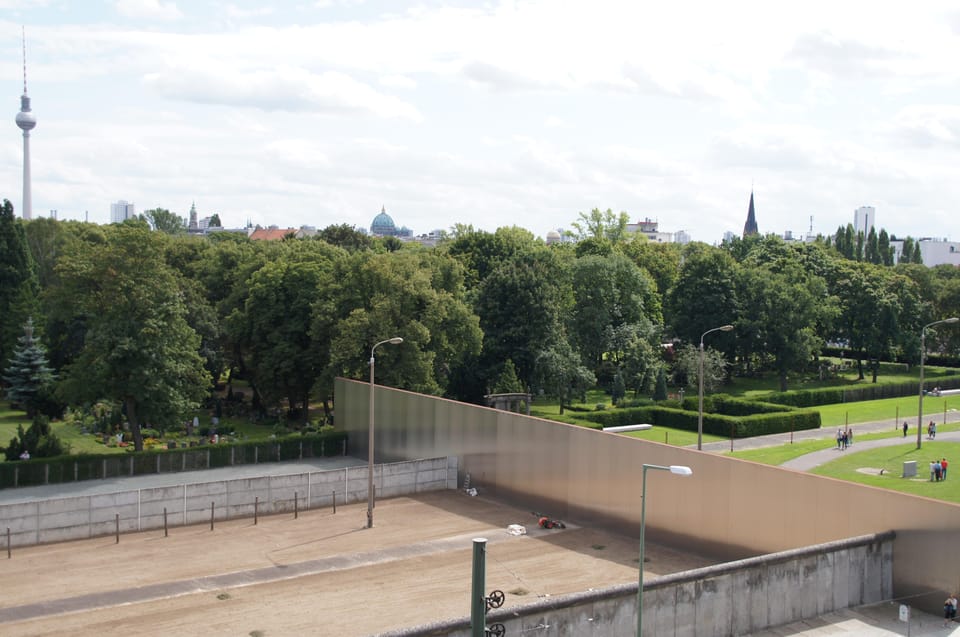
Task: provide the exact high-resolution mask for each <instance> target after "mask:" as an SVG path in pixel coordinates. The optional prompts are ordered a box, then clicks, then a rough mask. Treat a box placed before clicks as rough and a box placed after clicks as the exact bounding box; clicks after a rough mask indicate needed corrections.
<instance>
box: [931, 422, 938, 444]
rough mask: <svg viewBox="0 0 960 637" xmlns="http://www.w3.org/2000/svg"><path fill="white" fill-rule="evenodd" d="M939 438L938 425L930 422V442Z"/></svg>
mask: <svg viewBox="0 0 960 637" xmlns="http://www.w3.org/2000/svg"><path fill="white" fill-rule="evenodd" d="M936 437H937V423H935V422H933V421H932V420H931V421H930V440H933V439H935V438H936Z"/></svg>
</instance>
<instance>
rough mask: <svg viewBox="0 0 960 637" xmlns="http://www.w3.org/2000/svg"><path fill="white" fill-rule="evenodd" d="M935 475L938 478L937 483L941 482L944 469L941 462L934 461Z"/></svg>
mask: <svg viewBox="0 0 960 637" xmlns="http://www.w3.org/2000/svg"><path fill="white" fill-rule="evenodd" d="M933 475H934V476H935V477H936V481H937V482H940V479H941V478H942V477H943V467H942V466H941V465H940V461H939V460H934V461H933Z"/></svg>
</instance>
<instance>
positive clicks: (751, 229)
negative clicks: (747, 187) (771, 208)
mask: <svg viewBox="0 0 960 637" xmlns="http://www.w3.org/2000/svg"><path fill="white" fill-rule="evenodd" d="M759 232H760V230H758V229H757V213H756V211H755V210H754V209H753V191H752V190H751V191H750V207H749V208H748V209H747V222H746V223H745V224H743V236H744V237H749V236H750V235H754V234H758V233H759Z"/></svg>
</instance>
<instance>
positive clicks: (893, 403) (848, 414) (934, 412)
mask: <svg viewBox="0 0 960 637" xmlns="http://www.w3.org/2000/svg"><path fill="white" fill-rule="evenodd" d="M917 402H918V397H917V396H904V397H902V398H884V399H882V400H864V401H861V402H856V403H838V404H834V405H822V406H820V407H817V410H818V411H819V412H820V419H821V423H822V425H823V427H839V426H840V425H844V424H847V423H850V424H852V423H857V422H872V421H876V420H894V419H896V420H897V422H900V423H902V422H903V421H904V420H906V421H907V422H909V423H910V428H911V429H913V428H914V427H915V426H916V424H917ZM957 409H960V395H952V396H942V397H939V398H937V397H935V396H926V397H924V399H923V415H924V423H923V424H924V425H926V424H927V420H930V419H934V420H937V422H938V423H940V422H942V418H937V416H942V415H943V413H944V410H948V411H949V410H957ZM913 431H914V433H916V429H913Z"/></svg>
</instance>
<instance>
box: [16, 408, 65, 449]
mask: <svg viewBox="0 0 960 637" xmlns="http://www.w3.org/2000/svg"><path fill="white" fill-rule="evenodd" d="M24 452H26V453H28V454H29V457H30V458H52V457H54V456H62V455H64V454H67V453H70V446H69V445H65V444H64V443H63V442H61V440H60V438H58V437H57V435H56V434H55V433H53V431H52V430H51V429H50V419H49V418H47V417H46V416H44V415H42V414H40V415H37V416H35V417H34V419H33V423H31V425H30V427H29V428H28V429H27V430H26V431H24V430H23V425H18V426H17V435H16V436H14V437H13V438H12V439H11V440H10V445H9V446H8V447H7V449H6V452H5V453H4V455H5V457H6V459H7V460H20V458H21V457H22V456H23V455H24Z"/></svg>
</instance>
